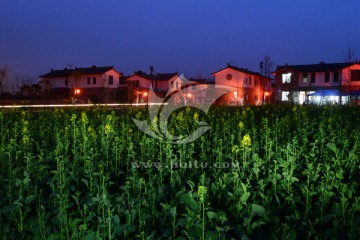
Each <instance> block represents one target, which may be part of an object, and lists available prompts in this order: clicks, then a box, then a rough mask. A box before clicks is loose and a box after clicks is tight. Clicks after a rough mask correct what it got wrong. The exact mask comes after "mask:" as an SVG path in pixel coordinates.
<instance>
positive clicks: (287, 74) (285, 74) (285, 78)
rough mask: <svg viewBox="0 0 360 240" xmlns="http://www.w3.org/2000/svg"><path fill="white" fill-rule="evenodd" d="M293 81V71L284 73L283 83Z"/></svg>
mask: <svg viewBox="0 0 360 240" xmlns="http://www.w3.org/2000/svg"><path fill="white" fill-rule="evenodd" d="M290 82H291V73H284V74H283V75H282V83H290Z"/></svg>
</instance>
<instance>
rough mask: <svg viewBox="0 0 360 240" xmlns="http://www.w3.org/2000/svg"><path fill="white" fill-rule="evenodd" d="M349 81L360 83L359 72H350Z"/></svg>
mask: <svg viewBox="0 0 360 240" xmlns="http://www.w3.org/2000/svg"><path fill="white" fill-rule="evenodd" d="M351 81H360V70H351Z"/></svg>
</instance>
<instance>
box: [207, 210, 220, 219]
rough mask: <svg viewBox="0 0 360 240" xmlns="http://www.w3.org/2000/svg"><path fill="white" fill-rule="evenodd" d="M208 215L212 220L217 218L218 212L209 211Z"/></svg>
mask: <svg viewBox="0 0 360 240" xmlns="http://www.w3.org/2000/svg"><path fill="white" fill-rule="evenodd" d="M206 214H207V216H208V218H209V219H210V220H212V219H214V218H216V216H217V214H216V213H215V212H212V211H208V212H207V213H206Z"/></svg>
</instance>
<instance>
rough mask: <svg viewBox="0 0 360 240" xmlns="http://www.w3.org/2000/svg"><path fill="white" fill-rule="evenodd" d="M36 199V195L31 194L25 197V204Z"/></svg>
mask: <svg viewBox="0 0 360 240" xmlns="http://www.w3.org/2000/svg"><path fill="white" fill-rule="evenodd" d="M35 199H36V195H29V196H27V197H26V199H25V204H29V203H31V202H32V201H34V200H35Z"/></svg>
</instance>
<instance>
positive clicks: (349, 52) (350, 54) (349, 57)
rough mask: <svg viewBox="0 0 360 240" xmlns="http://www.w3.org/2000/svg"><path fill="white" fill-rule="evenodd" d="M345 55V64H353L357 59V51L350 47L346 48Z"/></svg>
mask: <svg viewBox="0 0 360 240" xmlns="http://www.w3.org/2000/svg"><path fill="white" fill-rule="evenodd" d="M343 54H344V60H345V62H353V61H354V57H355V50H354V49H353V48H352V47H351V46H349V47H347V48H346V50H345V51H344V52H343Z"/></svg>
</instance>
